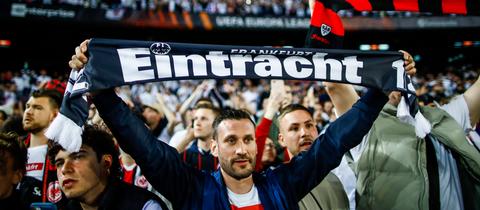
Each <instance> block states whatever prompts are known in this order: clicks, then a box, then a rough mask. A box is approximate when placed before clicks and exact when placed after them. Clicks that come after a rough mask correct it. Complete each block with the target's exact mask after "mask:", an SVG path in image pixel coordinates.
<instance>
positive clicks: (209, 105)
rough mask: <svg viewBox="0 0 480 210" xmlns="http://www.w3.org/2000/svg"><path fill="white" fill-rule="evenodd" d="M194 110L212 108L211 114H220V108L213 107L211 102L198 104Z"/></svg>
mask: <svg viewBox="0 0 480 210" xmlns="http://www.w3.org/2000/svg"><path fill="white" fill-rule="evenodd" d="M194 109H195V110H197V109H210V110H212V112H213V114H214V115H215V117H216V116H218V115H219V114H220V109H219V108H217V107H214V106H213V105H211V104H198V105H196V106H195V108H194Z"/></svg>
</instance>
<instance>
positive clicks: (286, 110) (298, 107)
mask: <svg viewBox="0 0 480 210" xmlns="http://www.w3.org/2000/svg"><path fill="white" fill-rule="evenodd" d="M297 110H303V111H305V112H307V113H308V115H310V117H312V118H313V114H312V111H310V109H308V108H307V107H304V106H303V105H301V104H289V105H288V106H286V107H284V108H283V109H281V110H280V115H279V116H278V118H277V121H278V122H277V123H278V125H280V120H281V119H282V118H283V117H285V115H286V114H288V113H290V112H293V111H297Z"/></svg>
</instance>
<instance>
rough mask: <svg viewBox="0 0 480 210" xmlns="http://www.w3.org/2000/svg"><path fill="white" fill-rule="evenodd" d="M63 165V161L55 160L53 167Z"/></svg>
mask: <svg viewBox="0 0 480 210" xmlns="http://www.w3.org/2000/svg"><path fill="white" fill-rule="evenodd" d="M62 166H63V161H57V162H55V167H57V168H61V167H62Z"/></svg>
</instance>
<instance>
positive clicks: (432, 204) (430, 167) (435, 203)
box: [425, 135, 440, 210]
mask: <svg viewBox="0 0 480 210" xmlns="http://www.w3.org/2000/svg"><path fill="white" fill-rule="evenodd" d="M425 143H426V150H427V172H428V206H429V209H430V210H437V209H440V181H439V178H438V177H439V175H438V163H437V156H436V154H435V147H433V143H432V139H431V138H430V136H429V135H427V136H425Z"/></svg>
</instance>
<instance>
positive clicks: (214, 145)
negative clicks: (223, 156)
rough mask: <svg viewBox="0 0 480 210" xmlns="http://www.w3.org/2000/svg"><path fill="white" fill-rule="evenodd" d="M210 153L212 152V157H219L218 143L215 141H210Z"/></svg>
mask: <svg viewBox="0 0 480 210" xmlns="http://www.w3.org/2000/svg"><path fill="white" fill-rule="evenodd" d="M210 141H211V144H210V151H212V155H213V156H214V157H218V142H217V141H216V140H215V139H213V138H212V139H210Z"/></svg>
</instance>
